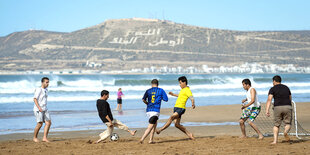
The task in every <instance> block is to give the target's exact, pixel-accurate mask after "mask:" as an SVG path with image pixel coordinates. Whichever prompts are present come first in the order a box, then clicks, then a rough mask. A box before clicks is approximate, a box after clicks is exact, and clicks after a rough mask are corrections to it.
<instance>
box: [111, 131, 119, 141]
mask: <svg viewBox="0 0 310 155" xmlns="http://www.w3.org/2000/svg"><path fill="white" fill-rule="evenodd" d="M110 139H111V141H117V140H118V139H119V136H118V134H117V133H112V135H111V136H110Z"/></svg>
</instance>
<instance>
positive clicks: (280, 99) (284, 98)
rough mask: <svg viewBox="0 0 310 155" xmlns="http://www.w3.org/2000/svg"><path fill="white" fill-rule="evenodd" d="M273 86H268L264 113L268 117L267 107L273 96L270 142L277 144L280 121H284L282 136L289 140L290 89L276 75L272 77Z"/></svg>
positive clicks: (290, 121)
mask: <svg viewBox="0 0 310 155" xmlns="http://www.w3.org/2000/svg"><path fill="white" fill-rule="evenodd" d="M272 80H273V87H272V88H270V90H269V93H268V99H267V103H266V115H267V116H268V117H269V116H270V113H269V109H270V104H271V101H272V98H274V109H273V112H274V127H273V142H272V143H271V144H277V142H278V134H279V127H280V125H281V123H282V121H283V122H284V123H285V127H284V137H285V140H286V141H289V140H290V138H289V136H288V132H289V131H290V129H291V123H292V96H291V91H290V89H289V88H288V87H287V86H286V85H283V84H281V81H282V80H281V77H280V76H279V75H276V76H274V77H273V78H272Z"/></svg>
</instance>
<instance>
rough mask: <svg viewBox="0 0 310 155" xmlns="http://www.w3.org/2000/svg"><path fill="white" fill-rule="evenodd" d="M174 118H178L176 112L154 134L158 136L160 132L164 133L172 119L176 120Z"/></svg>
mask: <svg viewBox="0 0 310 155" xmlns="http://www.w3.org/2000/svg"><path fill="white" fill-rule="evenodd" d="M176 118H179V114H178V113H177V112H175V113H173V114H172V115H171V116H170V117H169V119H168V121H167V122H166V124H165V125H164V126H163V127H162V128H160V129H159V130H156V133H157V134H160V132H162V131H164V130H165V129H167V128H168V127H169V126H170V124H171V123H172V121H173V120H174V119H176Z"/></svg>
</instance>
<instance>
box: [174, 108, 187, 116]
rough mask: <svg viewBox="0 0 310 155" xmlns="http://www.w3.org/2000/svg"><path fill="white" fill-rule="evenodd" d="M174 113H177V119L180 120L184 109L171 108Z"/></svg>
mask: <svg viewBox="0 0 310 155" xmlns="http://www.w3.org/2000/svg"><path fill="white" fill-rule="evenodd" d="M175 112H177V113H178V115H179V118H181V116H182V115H183V114H184V113H185V109H183V108H178V107H174V108H173V113H175Z"/></svg>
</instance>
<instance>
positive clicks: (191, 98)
mask: <svg viewBox="0 0 310 155" xmlns="http://www.w3.org/2000/svg"><path fill="white" fill-rule="evenodd" d="M189 99H190V100H191V101H192V108H193V109H195V107H196V106H195V100H194V97H193V96H190V97H189Z"/></svg>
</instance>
